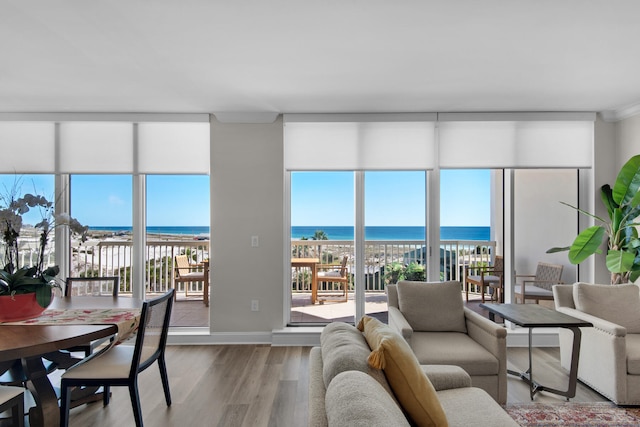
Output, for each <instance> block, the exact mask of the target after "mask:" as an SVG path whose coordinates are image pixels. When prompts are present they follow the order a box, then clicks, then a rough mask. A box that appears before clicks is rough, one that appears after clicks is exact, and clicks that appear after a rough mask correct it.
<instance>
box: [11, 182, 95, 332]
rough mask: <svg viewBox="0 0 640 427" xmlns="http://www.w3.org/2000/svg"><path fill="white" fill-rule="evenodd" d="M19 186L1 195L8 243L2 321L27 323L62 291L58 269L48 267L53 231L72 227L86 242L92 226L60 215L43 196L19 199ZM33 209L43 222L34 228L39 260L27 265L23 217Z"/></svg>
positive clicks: (30, 195) (34, 242)
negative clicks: (22, 321) (21, 237)
mask: <svg viewBox="0 0 640 427" xmlns="http://www.w3.org/2000/svg"><path fill="white" fill-rule="evenodd" d="M16 195H17V191H16V186H15V185H14V189H13V190H12V192H11V194H9V195H4V196H0V200H1V201H2V202H4V203H3V204H4V206H2V207H0V239H1V240H2V241H3V243H4V258H5V260H4V261H5V262H4V267H3V268H2V270H0V321H10V320H23V319H25V318H30V317H34V316H37V315H39V314H40V313H41V312H42V311H43V310H44V309H45V308H46V307H48V306H49V304H50V303H51V298H52V295H53V289H54V288H59V287H60V285H59V284H58V282H57V279H56V276H57V274H58V273H59V272H60V269H59V268H58V266H47V265H45V258H46V248H47V244H48V242H49V238H50V235H51V232H52V231H54V230H55V228H56V227H58V226H65V227H69V229H70V231H71V232H72V233H73V234H77V235H79V236H80V239H81V240H82V241H84V240H86V233H87V230H88V227H85V226H83V225H81V224H80V223H79V222H78V221H77V220H75V219H73V218H71V217H69V216H68V215H56V214H55V212H54V208H53V203H52V202H50V201H48V200H47V199H46V198H45V197H43V196H34V195H33V194H24V195H23V196H22V197H17V196H16ZM31 209H38V210H39V211H40V213H41V215H42V221H40V222H39V223H37V224H36V225H35V226H33V236H32V238H33V240H34V241H33V244H34V245H35V247H36V261H35V263H34V264H32V265H25V263H26V262H29V261H28V258H25V259H24V260H22V259H21V255H22V254H23V252H24V251H22V252H21V249H20V233H21V232H23V221H22V217H23V215H24V214H26V213H27V212H29V211H30V210H31Z"/></svg>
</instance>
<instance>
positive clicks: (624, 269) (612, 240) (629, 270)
mask: <svg viewBox="0 0 640 427" xmlns="http://www.w3.org/2000/svg"><path fill="white" fill-rule="evenodd" d="M639 189H640V155H636V156H633V157H632V158H630V159H629V160H628V161H627V162H626V163H625V164H624V166H623V167H622V169H620V172H619V173H618V176H617V178H616V181H615V183H614V185H613V188H611V186H610V185H609V184H605V185H603V186H602V187H601V188H600V195H601V199H602V203H603V204H604V206H605V207H606V208H607V213H608V216H609V219H608V220H607V219H604V218H601V217H599V216H597V215H594V214H591V213H589V212H586V211H584V210H582V209H579V208H577V207H575V206H572V205H570V204H568V203H564V202H560V203H562V204H564V205H567V206H569V207H571V208H573V209H576V210H577V211H578V212H580V213H582V214H584V215H587V216H589V217H591V218H593V219H595V220H596V222H597V223H599V224H598V225H594V226H592V227H589V228H586V229H585V230H583V231H582V232H580V234H578V236H577V237H576V238H575V240H574V241H573V243H572V244H571V246H567V247H561V248H558V247H556V248H551V249H549V250H548V251H547V253H553V252H560V251H566V250H568V251H569V261H570V262H571V263H572V264H579V263H581V262H582V261H584V260H585V259H587V258H588V257H589V256H591V255H593V254H596V253H601V252H602V251H601V250H600V246H601V245H602V244H603V243H606V244H607V254H606V264H607V269H608V270H609V272H610V273H611V284H620V283H627V282H629V281H631V282H634V281H635V280H636V279H637V278H638V277H640V239H638V230H637V229H636V227H637V226H638V225H640V223H639V222H636V221H637V217H638V216H639V215H640V193H639V192H638V190H639Z"/></svg>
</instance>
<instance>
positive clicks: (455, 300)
mask: <svg viewBox="0 0 640 427" xmlns="http://www.w3.org/2000/svg"><path fill="white" fill-rule="evenodd" d="M397 289H398V308H399V309H400V312H401V313H402V314H403V315H404V317H405V318H406V319H407V321H408V322H409V324H410V325H411V327H412V328H413V330H414V331H430V332H467V326H466V323H465V320H464V305H463V303H462V294H461V293H460V289H461V286H460V282H442V283H441V282H437V283H427V282H412V281H406V280H405V281H401V282H398V286H397Z"/></svg>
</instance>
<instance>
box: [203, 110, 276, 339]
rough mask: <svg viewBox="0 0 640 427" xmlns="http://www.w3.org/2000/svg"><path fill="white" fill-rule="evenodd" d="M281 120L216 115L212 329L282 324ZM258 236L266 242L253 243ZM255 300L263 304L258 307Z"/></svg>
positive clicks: (264, 328) (233, 330)
mask: <svg viewBox="0 0 640 427" xmlns="http://www.w3.org/2000/svg"><path fill="white" fill-rule="evenodd" d="M282 141H283V131H282V119H281V118H279V119H277V120H276V121H275V122H274V123H271V124H237V123H220V122H218V121H217V120H216V118H215V117H214V116H211V242H212V247H211V255H212V261H213V263H212V269H211V274H212V284H211V292H212V297H211V316H212V317H211V329H212V332H213V333H214V334H215V333H216V332H228V333H237V332H240V333H241V332H261V331H262V332H271V330H273V329H277V328H282V327H283V326H284V325H283V292H284V286H283V277H284V271H283V268H284V267H283V262H284V258H283V235H284V233H283V218H284V196H283V193H284V191H283V188H284V173H283V170H284V166H283V144H282ZM251 236H258V239H259V246H258V247H252V246H251ZM251 300H258V301H259V310H260V311H257V312H253V311H251Z"/></svg>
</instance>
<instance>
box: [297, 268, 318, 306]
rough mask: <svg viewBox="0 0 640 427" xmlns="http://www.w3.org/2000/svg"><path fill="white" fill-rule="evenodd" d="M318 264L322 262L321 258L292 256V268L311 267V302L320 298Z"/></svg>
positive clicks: (313, 302)
mask: <svg viewBox="0 0 640 427" xmlns="http://www.w3.org/2000/svg"><path fill="white" fill-rule="evenodd" d="M318 264H320V258H291V267H292V268H302V267H308V268H310V269H311V304H315V303H316V301H317V299H318Z"/></svg>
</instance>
